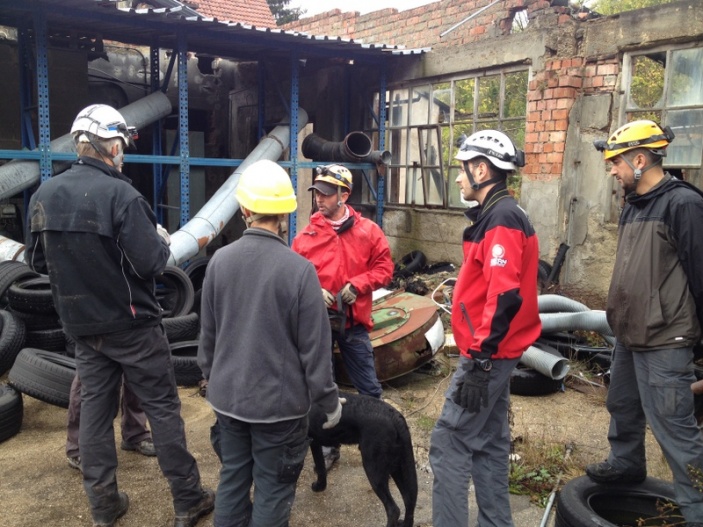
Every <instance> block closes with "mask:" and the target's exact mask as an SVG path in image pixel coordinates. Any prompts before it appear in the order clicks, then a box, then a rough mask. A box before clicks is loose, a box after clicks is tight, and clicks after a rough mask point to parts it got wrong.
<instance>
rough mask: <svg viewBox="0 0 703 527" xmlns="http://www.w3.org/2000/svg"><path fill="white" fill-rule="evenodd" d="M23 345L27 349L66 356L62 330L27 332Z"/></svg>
mask: <svg viewBox="0 0 703 527" xmlns="http://www.w3.org/2000/svg"><path fill="white" fill-rule="evenodd" d="M24 343H25V346H27V347H28V348H37V349H40V350H45V351H55V352H60V353H62V354H66V335H64V332H63V329H62V328H53V329H34V330H32V331H27V336H26V337H25V340H24Z"/></svg>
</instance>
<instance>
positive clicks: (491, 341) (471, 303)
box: [452, 184, 541, 359]
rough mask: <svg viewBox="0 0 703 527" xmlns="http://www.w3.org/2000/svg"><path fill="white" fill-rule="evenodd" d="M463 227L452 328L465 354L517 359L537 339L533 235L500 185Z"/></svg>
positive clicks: (535, 244)
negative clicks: (460, 260) (462, 257)
mask: <svg viewBox="0 0 703 527" xmlns="http://www.w3.org/2000/svg"><path fill="white" fill-rule="evenodd" d="M466 215H467V217H468V218H469V219H470V220H472V221H473V222H474V223H473V224H472V225H471V226H469V227H467V228H466V230H465V231H464V237H463V243H464V262H463V264H462V266H461V269H460V271H459V277H458V279H457V283H456V286H455V287H454V293H453V297H452V331H453V332H454V339H455V341H456V344H457V346H458V347H459V350H460V351H461V353H462V354H463V355H465V356H467V357H471V356H473V357H477V358H478V357H480V358H492V359H514V358H519V357H520V356H521V355H522V353H523V352H524V351H525V350H526V349H527V348H528V347H529V346H530V345H531V344H532V343H533V342H534V341H535V340H536V339H537V338H538V337H539V335H540V332H541V323H540V319H539V309H538V307H537V267H538V262H539V247H538V241H537V235H536V234H535V231H534V228H533V227H532V225H531V224H530V221H529V219H528V218H527V214H525V211H523V210H522V209H521V208H520V207H519V206H518V204H517V202H516V201H515V200H514V199H513V198H512V197H511V196H510V194H509V193H508V190H507V188H506V186H505V184H498V185H496V186H495V187H493V188H492V189H491V190H490V191H489V193H488V195H487V196H486V199H485V201H484V202H483V204H482V205H481V206H480V207H476V208H474V209H470V210H469V211H467V213H466Z"/></svg>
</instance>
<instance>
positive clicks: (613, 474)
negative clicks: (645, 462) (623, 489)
mask: <svg viewBox="0 0 703 527" xmlns="http://www.w3.org/2000/svg"><path fill="white" fill-rule="evenodd" d="M586 475H587V476H588V477H589V478H591V479H592V480H593V481H595V482H596V483H642V482H643V481H644V480H645V479H646V478H647V471H646V470H645V469H642V470H639V471H628V470H620V469H617V468H615V467H614V466H613V465H611V464H610V463H608V462H607V461H603V462H602V463H593V464H592V465H587V466H586Z"/></svg>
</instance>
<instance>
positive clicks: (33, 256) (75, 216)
mask: <svg viewBox="0 0 703 527" xmlns="http://www.w3.org/2000/svg"><path fill="white" fill-rule="evenodd" d="M130 183H131V182H130V180H129V179H128V178H126V177H125V176H124V175H122V174H121V173H120V172H119V171H117V170H116V169H114V168H112V167H110V166H108V165H107V164H105V163H103V162H102V161H100V160H97V159H93V158H90V157H81V158H79V159H78V161H76V162H75V163H74V164H73V165H72V166H71V167H70V168H69V169H68V170H66V171H65V172H62V173H61V174H58V175H55V176H54V177H52V178H51V179H49V180H47V181H45V182H44V183H42V185H41V186H40V187H39V189H38V190H37V191H36V192H35V193H34V195H33V196H32V199H31V200H30V202H29V212H28V216H29V222H28V223H29V225H28V227H29V228H28V229H27V230H28V233H27V244H26V245H27V254H26V261H27V263H28V264H29V266H30V267H32V269H34V270H35V271H38V272H40V273H48V275H49V279H50V282H51V289H52V294H53V297H54V304H55V305H56V309H57V311H58V313H59V316H60V318H61V323H62V324H63V327H64V329H65V330H66V332H67V333H69V334H73V335H77V336H84V335H99V334H103V333H112V332H116V331H122V330H126V329H130V328H134V327H142V326H154V325H157V324H158V323H159V322H160V320H161V306H160V305H159V303H158V302H157V300H156V296H155V282H154V277H156V276H158V275H159V274H161V273H162V272H163V270H164V268H165V267H166V263H167V261H168V258H169V254H170V252H169V249H168V246H167V245H166V242H164V241H163V240H162V238H161V237H160V236H159V235H158V234H157V232H156V218H155V216H154V213H153V212H152V210H151V207H150V206H149V204H148V203H147V201H146V200H145V199H144V197H143V196H142V195H141V194H140V193H139V192H138V191H137V190H136V189H135V188H134V187H132V185H131V184H130Z"/></svg>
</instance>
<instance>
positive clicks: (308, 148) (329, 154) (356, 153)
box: [301, 132, 391, 165]
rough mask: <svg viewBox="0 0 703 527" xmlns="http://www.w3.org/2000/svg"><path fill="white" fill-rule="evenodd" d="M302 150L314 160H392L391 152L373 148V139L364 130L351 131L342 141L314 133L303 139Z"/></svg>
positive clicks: (373, 161) (386, 162)
mask: <svg viewBox="0 0 703 527" xmlns="http://www.w3.org/2000/svg"><path fill="white" fill-rule="evenodd" d="M301 151H302V153H303V156H305V157H307V158H308V159H312V160H313V161H335V162H338V163H339V162H347V163H374V164H379V163H383V164H386V165H387V164H389V163H390V162H391V153H390V152H388V151H387V150H372V149H371V139H370V138H369V136H367V135H366V134H365V133H363V132H350V133H348V134H347V135H346V137H345V138H344V139H343V140H342V141H328V140H327V139H323V138H322V137H320V136H319V135H317V134H314V133H313V134H310V135H308V136H307V137H306V138H305V139H304V140H303V144H302V148H301Z"/></svg>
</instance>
